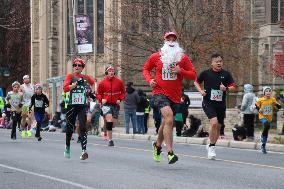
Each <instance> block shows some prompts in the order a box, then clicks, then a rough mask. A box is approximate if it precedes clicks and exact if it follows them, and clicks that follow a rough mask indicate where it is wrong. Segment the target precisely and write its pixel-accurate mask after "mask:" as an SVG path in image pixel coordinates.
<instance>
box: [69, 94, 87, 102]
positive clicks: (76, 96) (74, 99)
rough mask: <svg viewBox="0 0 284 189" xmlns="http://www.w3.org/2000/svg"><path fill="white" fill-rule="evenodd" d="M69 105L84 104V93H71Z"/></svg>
mask: <svg viewBox="0 0 284 189" xmlns="http://www.w3.org/2000/svg"><path fill="white" fill-rule="evenodd" d="M71 99H72V101H71V104H73V105H74V104H85V95H84V93H72V98H71Z"/></svg>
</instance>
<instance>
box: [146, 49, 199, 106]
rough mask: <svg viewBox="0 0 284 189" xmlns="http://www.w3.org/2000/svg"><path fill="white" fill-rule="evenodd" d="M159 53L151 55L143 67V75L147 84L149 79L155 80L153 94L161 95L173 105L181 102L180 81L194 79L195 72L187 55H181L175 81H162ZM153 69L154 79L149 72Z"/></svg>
mask: <svg viewBox="0 0 284 189" xmlns="http://www.w3.org/2000/svg"><path fill="white" fill-rule="evenodd" d="M160 58H161V55H160V52H156V53H153V54H152V55H151V56H150V57H149V59H148V60H147V61H146V63H145V64H144V66H143V75H144V78H145V80H146V81H147V82H148V83H149V82H150V80H151V79H155V82H156V83H157V85H156V86H155V87H154V88H153V94H163V95H165V96H167V97H168V98H169V99H170V100H172V101H173V102H175V103H180V102H181V94H182V80H183V78H185V79H188V80H195V79H196V71H195V69H194V67H193V64H192V62H191V60H190V59H189V58H188V56H187V55H185V54H184V55H183V57H182V59H181V60H180V62H178V64H177V65H179V67H180V68H181V71H180V72H179V73H178V74H177V79H176V80H163V79H162V68H163V63H162V61H161V59H160ZM153 68H154V69H155V71H156V73H155V77H154V78H153V77H151V70H152V69H153Z"/></svg>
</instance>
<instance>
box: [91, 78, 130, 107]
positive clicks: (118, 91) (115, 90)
mask: <svg viewBox="0 0 284 189" xmlns="http://www.w3.org/2000/svg"><path fill="white" fill-rule="evenodd" d="M96 97H97V99H98V101H99V102H102V99H106V100H107V102H106V103H108V104H116V101H117V100H120V101H122V100H123V99H124V98H125V87H124V84H123V82H122V81H121V80H120V79H118V78H117V77H112V78H109V77H105V78H104V79H103V80H102V81H101V82H100V83H99V86H98V89H97V93H96Z"/></svg>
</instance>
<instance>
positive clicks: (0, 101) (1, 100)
mask: <svg viewBox="0 0 284 189" xmlns="http://www.w3.org/2000/svg"><path fill="white" fill-rule="evenodd" d="M4 101H5V99H4V97H2V96H0V114H1V113H2V110H3V109H4V105H5V102H4Z"/></svg>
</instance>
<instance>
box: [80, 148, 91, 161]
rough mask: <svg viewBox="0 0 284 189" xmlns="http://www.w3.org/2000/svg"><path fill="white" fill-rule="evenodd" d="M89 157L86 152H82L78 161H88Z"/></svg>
mask: <svg viewBox="0 0 284 189" xmlns="http://www.w3.org/2000/svg"><path fill="white" fill-rule="evenodd" d="M88 157H89V155H88V153H87V151H86V150H82V153H81V156H80V160H85V159H88Z"/></svg>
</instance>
